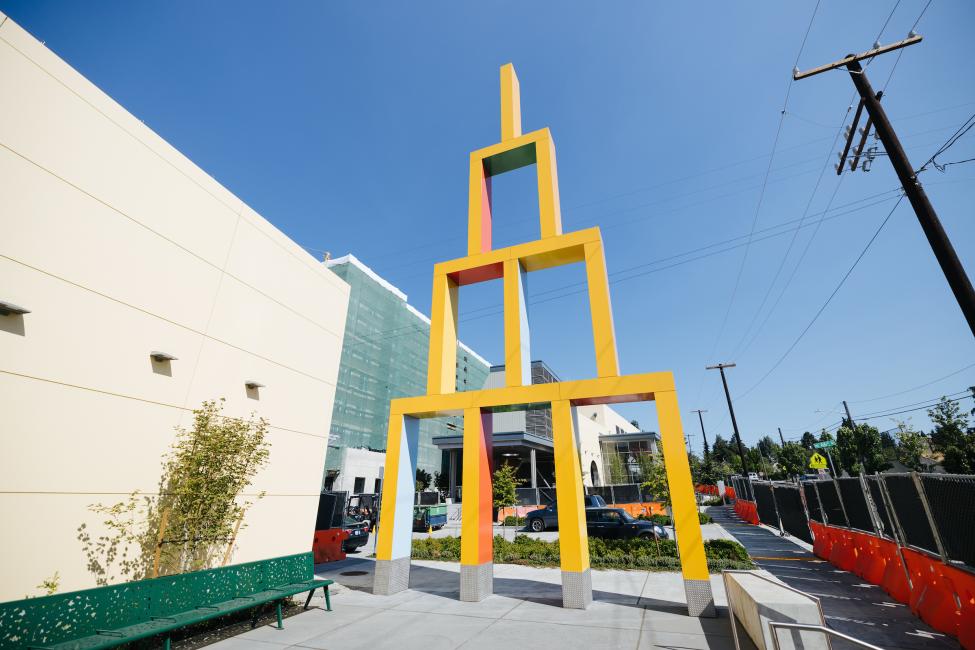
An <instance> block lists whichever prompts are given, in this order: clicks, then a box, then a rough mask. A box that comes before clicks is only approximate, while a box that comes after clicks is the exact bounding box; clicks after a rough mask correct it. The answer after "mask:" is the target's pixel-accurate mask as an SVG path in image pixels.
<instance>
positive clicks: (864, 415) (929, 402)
mask: <svg viewBox="0 0 975 650" xmlns="http://www.w3.org/2000/svg"><path fill="white" fill-rule="evenodd" d="M967 392H968V391H967V390H960V391H958V392H956V393H950V394H948V395H939V396H938V397H929V398H928V399H922V400H921V401H919V402H912V403H910V404H901V405H900V406H891V407H890V408H885V409H880V410H879V411H871V412H870V413H861V414H858V415H857V419H858V420H862V419H864V418H868V417H872V416H877V417H881V416H883V415H887V412H888V411H897V410H899V409H904V408H908V407H911V406H918V405H924V404H927V405H929V406H930V405H932V403H933V404H937V403H938V402H939V401H940V400H941V398H942V397H958V396H959V395H962V394H964V393H967Z"/></svg>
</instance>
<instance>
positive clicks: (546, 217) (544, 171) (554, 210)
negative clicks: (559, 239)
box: [535, 129, 562, 239]
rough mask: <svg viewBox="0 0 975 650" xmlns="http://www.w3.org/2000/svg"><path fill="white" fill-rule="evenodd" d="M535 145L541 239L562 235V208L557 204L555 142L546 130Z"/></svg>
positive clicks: (557, 177)
mask: <svg viewBox="0 0 975 650" xmlns="http://www.w3.org/2000/svg"><path fill="white" fill-rule="evenodd" d="M543 131H544V134H545V137H543V138H541V139H540V140H538V142H537V144H536V145H535V158H536V161H535V165H536V166H537V167H538V170H537V172H538V173H537V177H538V218H539V222H540V225H541V231H542V239H545V238H546V237H556V236H558V235H561V234H562V207H561V204H560V202H559V172H558V169H557V168H556V164H555V142H554V141H553V140H552V135H551V134H550V133H549V131H548V129H543Z"/></svg>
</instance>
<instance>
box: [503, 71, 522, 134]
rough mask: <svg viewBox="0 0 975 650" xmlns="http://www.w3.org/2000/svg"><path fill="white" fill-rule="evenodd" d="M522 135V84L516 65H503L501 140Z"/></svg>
mask: <svg viewBox="0 0 975 650" xmlns="http://www.w3.org/2000/svg"><path fill="white" fill-rule="evenodd" d="M520 135H521V86H520V85H519V84H518V75H517V74H515V66H513V65H511V64H510V63H505V64H504V65H503V66H501V140H502V141H504V140H511V139H512V138H517V137H518V136H520Z"/></svg>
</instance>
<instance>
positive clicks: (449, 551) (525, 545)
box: [413, 535, 755, 571]
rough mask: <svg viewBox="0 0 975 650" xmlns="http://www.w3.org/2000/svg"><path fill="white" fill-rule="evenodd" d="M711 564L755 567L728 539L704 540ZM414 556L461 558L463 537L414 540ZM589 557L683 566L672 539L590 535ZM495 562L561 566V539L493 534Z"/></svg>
mask: <svg viewBox="0 0 975 650" xmlns="http://www.w3.org/2000/svg"><path fill="white" fill-rule="evenodd" d="M704 552H705V555H706V556H707V558H708V568H710V569H711V570H712V571H720V570H721V569H753V568H755V565H754V564H752V562H751V560H750V559H749V558H748V553H747V552H745V548H744V547H743V546H742V545H741V544H739V543H738V542H735V541H732V540H728V539H712V540H708V541H706V542H704ZM413 559H414V560H439V561H443V562H459V561H460V537H435V538H426V539H414V540H413ZM589 559H590V563H591V564H592V566H593V567H597V568H601V569H642V570H645V571H646V570H657V571H676V570H678V569H680V560H678V559H677V545H676V543H675V542H674V541H673V540H670V539H664V540H660V541H658V542H655V541H654V540H646V539H636V538H634V539H601V538H595V537H590V538H589ZM494 562H495V563H496V564H524V565H528V566H558V565H559V543H558V541H552V542H547V541H544V540H541V539H537V538H535V537H529V536H528V535H516V536H515V539H514V541H509V540H506V539H504V538H502V537H501V536H500V535H499V536H496V537H495V538H494Z"/></svg>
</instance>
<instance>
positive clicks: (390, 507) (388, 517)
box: [376, 415, 403, 560]
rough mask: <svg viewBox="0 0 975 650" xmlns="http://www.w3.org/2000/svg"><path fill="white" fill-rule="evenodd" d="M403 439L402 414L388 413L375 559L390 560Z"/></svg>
mask: <svg viewBox="0 0 975 650" xmlns="http://www.w3.org/2000/svg"><path fill="white" fill-rule="evenodd" d="M402 441H403V416H401V415H400V416H393V415H390V418H389V426H388V428H387V435H386V464H385V470H384V474H383V488H384V489H383V502H382V505H381V506H380V511H379V530H378V531H377V532H376V559H377V560H392V559H393V557H392V555H393V535H394V532H395V528H396V496H397V495H396V485H397V482H398V478H399V465H400V463H399V459H400V451H401V448H402V446H403V445H402Z"/></svg>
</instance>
